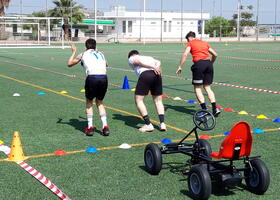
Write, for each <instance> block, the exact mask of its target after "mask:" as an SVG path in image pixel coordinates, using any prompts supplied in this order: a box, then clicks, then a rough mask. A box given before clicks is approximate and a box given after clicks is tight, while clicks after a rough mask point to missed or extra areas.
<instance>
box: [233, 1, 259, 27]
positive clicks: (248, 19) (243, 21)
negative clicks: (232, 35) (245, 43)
mask: <svg viewBox="0 0 280 200" xmlns="http://www.w3.org/2000/svg"><path fill="white" fill-rule="evenodd" d="M240 10H241V12H240V26H241V27H240V32H242V31H243V30H244V27H246V26H247V27H253V26H256V24H257V23H256V21H254V20H252V17H253V16H254V14H253V13H252V10H253V6H252V5H249V6H247V9H244V6H242V5H241V6H240ZM237 20H238V15H237V14H234V15H233V16H232V20H230V21H229V23H230V25H231V26H234V27H237Z"/></svg>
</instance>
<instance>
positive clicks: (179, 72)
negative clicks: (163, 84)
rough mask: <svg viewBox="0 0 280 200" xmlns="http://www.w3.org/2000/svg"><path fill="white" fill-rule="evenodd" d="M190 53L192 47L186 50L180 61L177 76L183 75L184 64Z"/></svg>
mask: <svg viewBox="0 0 280 200" xmlns="http://www.w3.org/2000/svg"><path fill="white" fill-rule="evenodd" d="M190 51H191V47H187V48H186V49H185V51H184V53H183V54H182V56H181V60H180V64H179V66H178V69H177V71H176V74H177V75H179V74H181V72H182V67H183V65H184V63H185V62H186V60H187V57H188V54H189V53H190Z"/></svg>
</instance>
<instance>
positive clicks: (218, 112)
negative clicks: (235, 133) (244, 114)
mask: <svg viewBox="0 0 280 200" xmlns="http://www.w3.org/2000/svg"><path fill="white" fill-rule="evenodd" d="M219 114H221V110H220V109H219V108H216V110H215V111H214V112H213V115H214V117H218V116H219Z"/></svg>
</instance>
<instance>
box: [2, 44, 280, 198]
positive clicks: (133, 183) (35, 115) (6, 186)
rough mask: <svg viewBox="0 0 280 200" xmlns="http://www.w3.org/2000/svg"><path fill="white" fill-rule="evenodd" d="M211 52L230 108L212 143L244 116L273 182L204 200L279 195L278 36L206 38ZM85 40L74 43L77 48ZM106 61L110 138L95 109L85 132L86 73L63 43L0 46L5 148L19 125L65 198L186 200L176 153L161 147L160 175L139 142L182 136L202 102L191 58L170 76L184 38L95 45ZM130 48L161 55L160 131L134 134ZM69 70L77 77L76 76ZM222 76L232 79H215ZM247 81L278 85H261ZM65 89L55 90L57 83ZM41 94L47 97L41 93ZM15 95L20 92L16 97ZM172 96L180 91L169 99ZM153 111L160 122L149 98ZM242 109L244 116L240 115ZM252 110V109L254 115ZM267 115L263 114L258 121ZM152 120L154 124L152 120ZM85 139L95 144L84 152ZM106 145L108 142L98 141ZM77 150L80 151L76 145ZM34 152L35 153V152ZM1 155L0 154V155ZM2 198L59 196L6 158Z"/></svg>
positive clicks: (221, 98) (33, 161)
mask: <svg viewBox="0 0 280 200" xmlns="http://www.w3.org/2000/svg"><path fill="white" fill-rule="evenodd" d="M211 46H212V47H213V48H214V49H215V50H216V51H217V53H218V59H217V61H216V63H215V65H214V68H215V77H214V81H215V82H217V84H214V85H213V90H214V91H215V94H216V98H217V104H218V105H220V106H221V107H222V108H232V109H233V110H234V111H235V112H226V111H223V112H222V114H221V115H220V117H219V118H217V125H216V128H215V129H214V130H211V131H208V132H202V131H200V132H199V134H207V135H209V136H210V137H211V136H212V138H211V139H210V140H209V142H210V144H211V146H212V150H213V151H218V148H219V145H220V143H221V142H222V140H223V139H224V133H225V132H227V131H229V130H230V129H231V127H232V126H233V125H234V124H235V123H236V122H238V121H247V122H248V123H249V124H250V125H251V129H252V130H254V129H256V128H260V129H263V130H265V133H262V134H256V133H253V150H252V154H251V155H261V156H262V160H263V161H264V162H265V163H266V164H267V166H268V168H269V170H270V177H271V183H270V187H269V189H268V191H267V192H266V193H265V194H264V195H263V196H258V195H255V194H252V193H250V192H249V191H247V190H245V189H244V188H245V186H244V187H238V188H235V189H231V190H220V189H219V188H216V189H215V191H213V193H212V195H211V199H250V200H251V199H265V200H267V199H271V200H272V199H278V198H279V188H278V183H279V181H280V172H279V160H280V153H279V150H278V148H279V134H280V130H279V129H278V127H280V123H277V122H273V120H274V119H276V118H280V112H279V110H280V106H279V97H280V93H279V91H280V88H279V86H280V79H279V75H280V42H258V43H253V42H250V43H246V42H242V43H237V42H235V43H211ZM83 48H84V45H83V44H79V45H78V50H79V51H80V52H82V50H83ZM98 49H99V50H100V51H102V52H103V53H104V54H105V56H106V59H107V62H108V64H109V68H108V78H109V88H108V92H107V95H106V98H105V105H106V106H107V117H108V123H109V127H110V132H111V134H110V136H109V137H104V136H102V135H101V134H100V133H101V131H100V130H101V121H100V119H99V116H98V115H97V112H96V108H95V107H94V114H95V115H94V125H95V126H96V127H97V129H98V131H97V132H96V133H95V135H94V136H93V137H86V136H85V135H84V134H83V130H84V129H85V128H86V126H87V122H86V116H85V113H84V94H83V93H82V92H80V90H81V89H83V86H84V81H83V78H84V72H83V70H82V68H81V66H79V65H77V66H74V67H73V68H68V67H67V66H66V63H67V59H68V57H69V56H70V54H71V50H70V49H64V50H63V49H0V104H1V106H0V113H1V115H0V116H1V120H0V140H2V141H4V142H5V145H8V146H10V144H11V142H12V137H13V132H14V131H19V132H20V136H21V142H22V144H23V150H24V153H25V155H26V156H31V158H29V159H27V160H26V162H27V163H28V164H30V165H31V166H32V167H34V168H36V169H37V170H38V171H40V172H41V173H43V174H44V175H45V176H46V177H48V178H49V179H50V180H51V181H52V182H53V183H54V184H56V185H57V186H58V187H59V188H60V189H61V190H62V191H63V192H64V193H65V194H67V195H68V196H69V197H70V198H71V199H79V200H82V199H87V200H91V199H149V200H150V199H176V200H177V199H189V198H190V197H189V192H188V188H187V181H186V180H187V177H186V176H184V175H183V174H182V173H181V171H182V170H184V166H185V165H184V164H185V163H186V160H187V159H188V158H187V157H186V156H183V155H167V156H166V155H163V162H164V164H163V169H162V171H161V173H160V174H159V175H158V176H151V175H150V174H148V173H147V172H146V171H145V170H144V160H143V153H144V148H145V143H150V142H159V141H161V140H162V139H163V138H169V139H171V140H177V139H181V138H182V137H183V136H184V135H185V131H190V130H191V129H192V128H193V127H194V125H193V122H192V114H193V113H194V112H195V111H196V110H198V109H199V108H200V106H199V105H198V104H191V103H187V102H185V101H187V100H195V95H194V93H193V88H192V85H191V81H190V80H189V79H190V78H191V71H190V65H191V57H188V61H187V63H186V64H185V66H184V68H183V72H182V75H181V76H180V77H176V75H175V72H176V69H177V65H178V62H179V59H180V56H181V53H182V52H183V50H184V46H183V45H182V44H146V45H143V44H99V45H98ZM131 49H137V50H139V51H140V53H142V54H143V55H151V56H154V57H156V58H157V59H159V60H161V62H162V68H163V75H164V77H163V85H164V94H167V95H168V96H169V97H170V98H164V99H163V101H164V105H165V110H166V117H165V119H166V120H165V121H166V124H168V131H167V132H160V131H159V130H158V129H156V130H155V131H154V132H152V133H140V132H138V130H137V129H138V128H139V127H141V126H142V125H143V120H141V119H140V118H139V115H138V112H137V110H136V107H135V105H134V93H133V92H132V91H130V90H123V89H121V87H122V84H123V79H124V76H125V75H127V76H128V79H129V84H130V87H131V88H133V87H134V86H135V85H136V81H137V77H136V75H135V73H134V72H131V71H130V68H129V67H128V65H127V54H128V52H129V51H130V50H131ZM73 75H75V76H73ZM218 83H224V84H229V85H218ZM233 86H246V87H248V88H258V89H266V90H272V91H275V93H268V92H264V91H255V90H253V89H244V88H237V87H233ZM63 90H65V91H67V92H68V93H67V94H61V93H60V92H61V91H63ZM39 92H44V93H45V95H38V93H39ZM14 93H19V94H20V95H21V96H18V97H14V96H13V94H14ZM171 97H180V98H181V99H182V101H175V100H173V99H172V98H171ZM146 105H147V107H148V110H149V115H150V118H151V119H152V120H155V121H153V122H154V124H155V125H157V121H158V117H157V114H156V112H155V108H154V105H153V103H152V98H151V97H150V96H148V97H147V98H146ZM240 111H246V112H247V113H248V114H245V115H241V114H238V112H240ZM254 115H255V116H254ZM258 115H265V116H266V117H267V118H268V119H258V118H257V117H256V116H258ZM156 127H157V126H156ZM122 143H128V144H135V146H133V147H132V148H131V149H127V150H124V149H119V148H117V146H119V145H120V144H122ZM89 146H94V147H96V148H100V151H99V152H97V153H86V152H84V150H86V149H87V148H88V147H89ZM103 147H109V148H108V149H102V148H103ZM58 149H63V150H64V151H66V152H72V154H70V153H69V154H67V155H64V156H55V155H48V154H52V153H53V152H55V151H56V150H58ZM74 151H78V152H76V153H75V152H74ZM32 156H33V157H32ZM4 158H6V155H5V154H4V153H0V159H4ZM0 168H1V170H0V180H1V181H0V190H1V195H0V199H13V200H14V199H20V200H22V199H40V200H41V199H58V197H57V196H55V195H54V194H53V193H52V192H51V191H49V190H48V189H47V188H45V187H44V186H43V185H42V184H41V183H39V182H38V181H37V180H36V179H34V178H33V177H31V176H30V175H29V174H27V173H26V172H25V171H24V170H23V169H21V168H20V167H19V166H18V165H17V164H15V163H13V162H0Z"/></svg>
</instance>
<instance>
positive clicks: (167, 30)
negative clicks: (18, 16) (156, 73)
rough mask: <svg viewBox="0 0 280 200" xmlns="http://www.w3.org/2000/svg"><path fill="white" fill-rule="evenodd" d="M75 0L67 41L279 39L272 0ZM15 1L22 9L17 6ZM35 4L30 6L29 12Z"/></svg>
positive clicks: (279, 7) (274, 0) (277, 16)
mask: <svg viewBox="0 0 280 200" xmlns="http://www.w3.org/2000/svg"><path fill="white" fill-rule="evenodd" d="M76 2H77V3H78V4H82V5H84V7H85V8H84V9H83V13H84V14H85V16H86V17H85V19H84V20H83V21H81V22H80V23H78V24H71V23H70V25H69V29H70V31H69V32H70V35H71V37H70V40H79V41H83V40H85V39H86V38H88V37H97V38H98V40H99V41H108V42H151V41H153V42H166V41H173V42H181V41H184V38H185V35H186V34H187V33H188V32H189V31H194V32H195V33H196V34H197V37H199V38H202V39H205V40H214V41H248V40H249V41H259V40H280V25H279V22H280V14H278V12H279V10H280V5H279V4H280V2H278V0H246V1H244V0H243V1H241V0H227V1H223V0H200V1H195V2H194V1H189V0H172V1H170V0H134V1H133V2H132V1H130V0H102V1H101V0H95V1H86V0H83V1H76ZM94 2H95V3H94ZM13 5H14V6H16V7H17V10H23V11H24V10H27V8H28V6H30V5H25V4H24V3H23V4H17V3H16V1H14V3H13V4H11V5H10V7H9V9H10V8H11V7H13ZM19 5H21V6H22V7H23V8H21V9H18V6H19ZM94 5H96V7H95V6H94ZM44 6H45V7H44ZM38 7H40V10H41V11H42V10H44V9H46V10H48V9H51V8H53V7H54V5H53V4H52V3H51V1H48V0H46V1H45V3H44V1H42V2H41V5H38ZM38 7H37V8H35V7H34V5H33V10H36V9H37V10H38V9H39V8H38ZM95 11H96V15H95ZM68 17H69V18H71V17H72V16H68ZM69 21H70V20H69Z"/></svg>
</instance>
